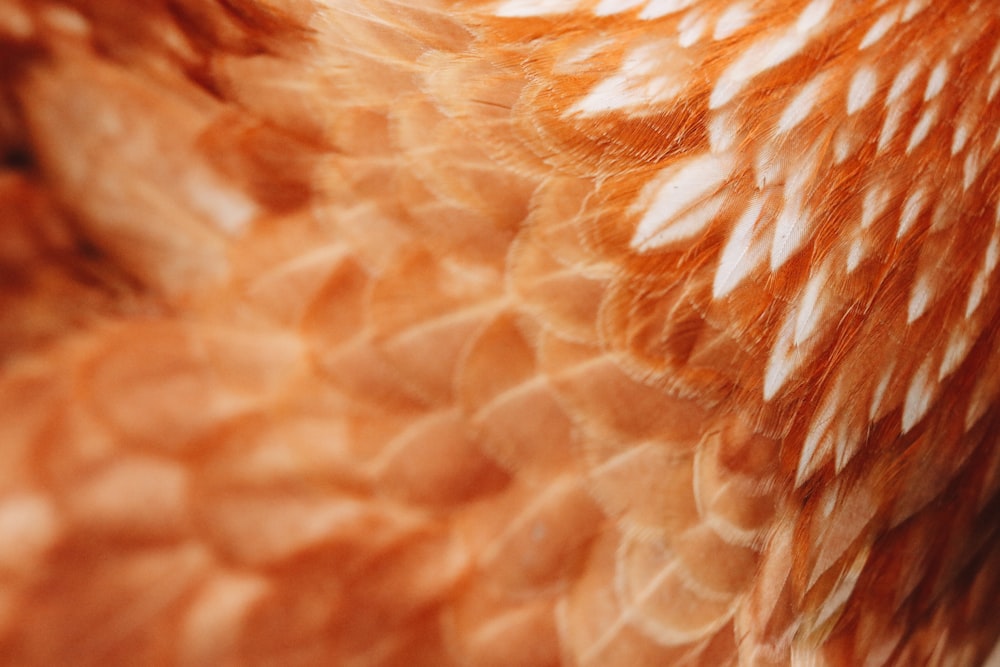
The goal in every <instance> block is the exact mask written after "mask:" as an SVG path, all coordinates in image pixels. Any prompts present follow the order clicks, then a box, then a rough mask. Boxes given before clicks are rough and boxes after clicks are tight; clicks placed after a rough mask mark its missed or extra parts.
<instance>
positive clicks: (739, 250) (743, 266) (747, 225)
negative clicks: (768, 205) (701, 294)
mask: <svg viewBox="0 0 1000 667" xmlns="http://www.w3.org/2000/svg"><path fill="white" fill-rule="evenodd" d="M763 208H764V198H763V197H757V198H755V199H754V200H753V201H752V202H751V203H750V206H749V207H747V210H746V211H744V212H743V215H741V216H740V218H739V220H737V221H736V224H735V225H734V226H733V231H732V233H731V234H730V235H729V240H728V241H726V246H725V247H724V248H723V249H722V256H721V257H720V258H719V268H718V269H716V271H715V280H714V281H713V282H712V296H713V297H714V298H716V299H718V298H720V297H722V296H725V295H726V294H729V292H731V291H732V290H733V288H735V287H736V286H737V285H739V284H740V282H742V281H743V279H744V278H746V277H747V276H748V275H750V272H751V271H753V270H754V268H755V267H757V266H758V265H760V263H761V262H763V261H764V256H765V246H764V244H762V243H754V242H753V229H754V226H755V225H756V223H757V219H758V218H759V217H760V213H761V211H762V210H763Z"/></svg>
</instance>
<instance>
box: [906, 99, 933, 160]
mask: <svg viewBox="0 0 1000 667" xmlns="http://www.w3.org/2000/svg"><path fill="white" fill-rule="evenodd" d="M937 111H938V110H937V107H932V108H930V109H927V110H926V111H924V112H923V113H922V114H921V115H920V120H918V121H917V126H916V127H915V128H913V134H911V135H910V141H909V143H908V144H907V145H906V152H907V153H910V152H912V151H913V149H914V148H916V147H917V146H919V145H920V144H921V143H923V141H924V139H926V138H927V135H928V134H929V133H930V131H931V128H932V127H934V123H936V122H937Z"/></svg>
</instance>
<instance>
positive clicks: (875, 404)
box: [868, 364, 895, 421]
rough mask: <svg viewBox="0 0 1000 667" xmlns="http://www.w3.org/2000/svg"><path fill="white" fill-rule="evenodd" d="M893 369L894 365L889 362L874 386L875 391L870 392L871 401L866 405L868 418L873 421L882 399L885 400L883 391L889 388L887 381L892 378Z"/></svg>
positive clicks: (880, 406)
mask: <svg viewBox="0 0 1000 667" xmlns="http://www.w3.org/2000/svg"><path fill="white" fill-rule="evenodd" d="M894 369H895V366H894V365H893V364H890V365H889V368H887V369H886V370H885V372H884V373H883V374H882V377H881V378H880V379H879V381H878V384H877V385H876V386H875V391H873V392H872V402H871V405H870V406H869V407H868V419H869V420H871V421H875V418H876V417H878V416H879V411H880V410H881V409H882V401H884V400H885V393H886V391H887V390H888V389H889V381H890V380H892V372H893V370H894Z"/></svg>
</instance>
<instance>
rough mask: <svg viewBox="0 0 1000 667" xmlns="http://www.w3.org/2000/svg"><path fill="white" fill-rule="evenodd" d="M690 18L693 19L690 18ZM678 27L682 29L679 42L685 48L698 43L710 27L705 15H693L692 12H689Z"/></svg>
mask: <svg viewBox="0 0 1000 667" xmlns="http://www.w3.org/2000/svg"><path fill="white" fill-rule="evenodd" d="M689 18H690V19H691V20H688V19H689ZM678 27H679V28H680V29H681V33H680V35H679V36H678V38H677V42H678V43H679V44H680V45H681V46H683V47H684V48H688V47H690V46H693V45H694V44H695V43H697V41H698V40H699V39H701V36H702V35H704V34H705V31H706V30H707V29H708V20H707V19H706V18H705V17H703V16H697V17H693V16H692V15H691V14H688V15H687V16H685V17H684V20H683V21H681V24H680V25H679V26H678Z"/></svg>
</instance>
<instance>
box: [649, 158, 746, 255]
mask: <svg viewBox="0 0 1000 667" xmlns="http://www.w3.org/2000/svg"><path fill="white" fill-rule="evenodd" d="M731 171H732V159H731V158H730V157H729V156H717V155H712V154H711V153H704V154H702V155H699V156H697V157H693V158H690V159H688V160H686V161H685V162H684V163H682V164H681V165H679V166H674V167H671V168H669V169H667V170H666V171H665V172H664V173H663V174H661V176H660V177H659V178H657V179H656V180H654V181H653V182H652V183H650V184H649V185H648V186H647V187H646V192H645V193H644V195H643V199H645V200H646V201H647V202H649V203H648V204H646V205H645V209H646V210H645V214H644V215H643V217H642V220H640V221H639V225H638V227H637V228H636V231H635V235H634V236H633V237H632V242H631V246H632V247H633V248H635V249H638V250H640V251H643V250H650V249H652V248H656V247H658V246H662V245H665V244H667V243H672V242H674V241H679V240H681V239H685V238H689V237H691V236H694V235H696V234H698V233H699V232H700V231H702V229H704V228H705V226H706V225H707V224H708V223H709V222H710V221H711V219H710V218H709V219H704V218H697V217H696V218H693V219H683V218H682V219H680V220H678V219H677V216H678V215H679V214H680V213H682V212H683V211H684V210H685V209H686V208H688V207H690V206H691V205H693V204H695V203H696V202H697V201H699V200H700V199H703V198H705V197H706V196H707V195H710V194H711V193H713V192H715V191H716V190H718V189H719V187H721V186H722V185H723V184H724V183H725V182H726V179H728V178H729V176H730V173H731Z"/></svg>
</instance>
